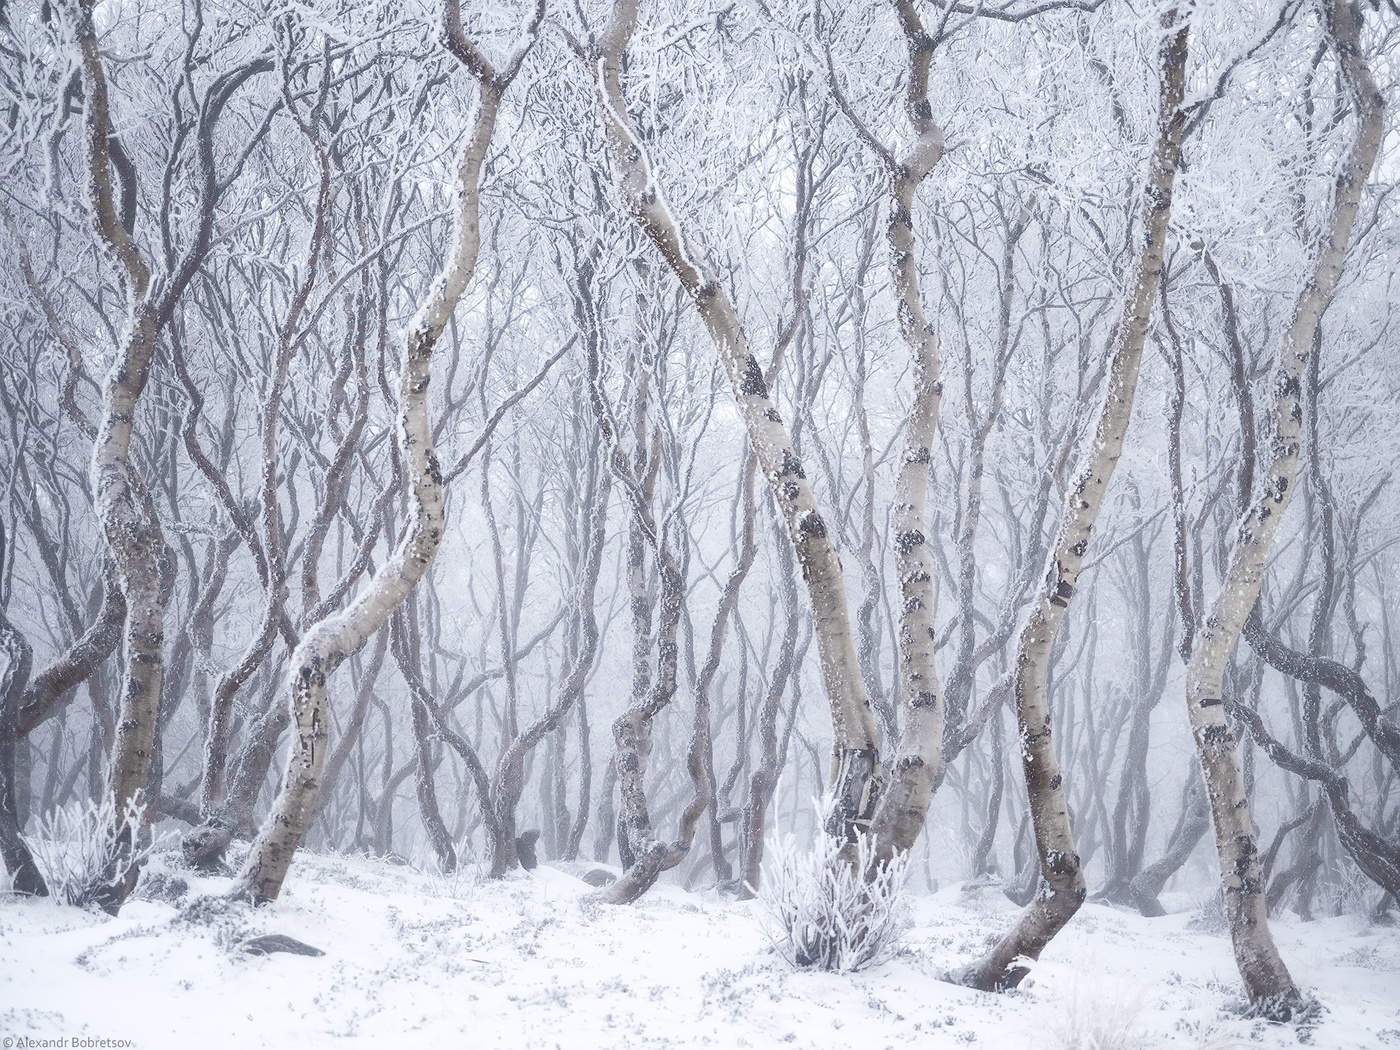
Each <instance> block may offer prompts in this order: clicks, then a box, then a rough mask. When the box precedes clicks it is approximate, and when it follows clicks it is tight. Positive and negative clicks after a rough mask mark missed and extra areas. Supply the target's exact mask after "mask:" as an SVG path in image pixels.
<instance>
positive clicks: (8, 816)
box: [0, 524, 49, 897]
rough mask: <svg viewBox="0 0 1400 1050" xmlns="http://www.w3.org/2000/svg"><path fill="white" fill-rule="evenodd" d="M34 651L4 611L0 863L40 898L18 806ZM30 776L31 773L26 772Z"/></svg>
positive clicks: (0, 557)
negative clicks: (23, 715) (23, 702)
mask: <svg viewBox="0 0 1400 1050" xmlns="http://www.w3.org/2000/svg"><path fill="white" fill-rule="evenodd" d="M4 555H5V526H4V525H3V524H0V564H3V563H4V560H5V557H4ZM33 657H34V654H33V651H32V650H31V649H30V647H29V643H28V641H26V640H25V637H24V635H23V634H21V633H20V632H19V630H18V629H17V628H16V627H15V626H14V625H13V624H11V623H10V621H9V619H8V618H7V617H6V616H5V613H4V610H3V609H0V658H3V659H4V661H5V669H4V671H0V859H2V860H4V862H5V870H6V871H8V872H9V875H10V885H11V887H12V888H13V890H14V891H15V892H16V893H26V894H29V895H31V896H36V897H46V896H48V892H49V890H48V887H47V886H46V885H45V884H44V877H43V875H41V874H40V872H39V869H38V867H37V866H36V865H35V863H34V857H33V855H32V854H31V853H30V852H29V847H28V846H26V845H25V842H24V839H23V838H22V837H21V835H20V832H21V831H22V830H23V828H22V826H21V824H20V819H19V807H18V805H17V798H18V794H19V793H18V791H17V790H16V783H15V781H16V777H17V775H18V772H19V770H18V769H17V768H16V763H15V752H16V750H17V749H18V748H20V747H28V746H29V745H28V742H27V741H25V740H24V739H23V738H21V737H20V735H19V725H18V714H19V699H20V696H21V695H22V694H23V692H24V687H25V685H26V684H27V682H28V680H29V669H30V667H31V666H32V662H33ZM26 775H28V774H27V771H26Z"/></svg>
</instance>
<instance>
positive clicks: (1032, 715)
mask: <svg viewBox="0 0 1400 1050" xmlns="http://www.w3.org/2000/svg"><path fill="white" fill-rule="evenodd" d="M1161 26H1162V32H1163V39H1162V44H1161V49H1160V51H1159V53H1158V68H1159V71H1160V76H1161V80H1160V88H1159V95H1158V109H1157V134H1156V141H1155V144H1154V147H1153V151H1152V157H1151V160H1150V161H1149V166H1148V172H1147V181H1146V184H1145V185H1144V187H1143V194H1142V204H1141V215H1140V221H1141V223H1142V229H1143V243H1142V248H1141V249H1140V251H1139V252H1138V256H1137V259H1136V261H1135V263H1134V267H1133V274H1132V278H1131V283H1130V284H1129V285H1128V287H1127V290H1126V292H1125V295H1124V301H1123V310H1122V314H1121V315H1120V317H1119V319H1118V323H1117V326H1116V328H1115V329H1114V334H1113V342H1112V347H1113V349H1112V356H1111V359H1110V362H1109V371H1108V379H1107V389H1106V390H1105V392H1104V400H1103V403H1102V405H1101V406H1100V407H1099V412H1098V418H1097V420H1096V422H1095V424H1094V432H1093V436H1092V443H1091V444H1090V445H1089V446H1088V448H1087V449H1086V450H1085V452H1084V453H1083V466H1082V467H1081V468H1080V469H1079V471H1078V472H1077V473H1076V475H1075V479H1076V480H1075V481H1074V483H1073V484H1072V485H1071V486H1070V490H1069V492H1068V493H1067V494H1066V500H1065V508H1064V513H1063V516H1062V517H1061V520H1060V528H1059V533H1058V535H1057V536H1056V538H1055V545H1054V547H1053V548H1052V550H1051V552H1050V557H1049V565H1048V568H1047V570H1046V574H1045V582H1044V584H1043V587H1042V590H1041V592H1040V595H1039V596H1038V598H1037V599H1036V603H1035V605H1034V606H1033V607H1032V608H1031V611H1030V615H1029V617H1028V618H1027V620H1026V623H1025V624H1024V626H1023V627H1022V628H1021V633H1020V637H1019V638H1018V640H1017V643H1016V670H1015V683H1014V688H1015V695H1016V717H1017V722H1018V724H1019V726H1020V733H1021V747H1020V751H1021V765H1022V769H1023V771H1024V773H1025V780H1026V794H1027V796H1028V800H1029V803H1030V810H1031V819H1032V824H1033V826H1034V829H1035V842H1036V850H1037V852H1038V853H1039V856H1040V867H1041V875H1042V877H1043V879H1044V881H1045V886H1043V887H1042V889H1041V892H1039V893H1037V894H1036V896H1035V899H1034V900H1032V901H1031V903H1030V904H1029V905H1028V906H1027V908H1026V910H1025V911H1024V912H1023V913H1022V914H1021V917H1020V919H1019V920H1018V921H1017V923H1016V926H1015V927H1014V928H1013V929H1012V930H1011V932H1010V933H1008V934H1007V935H1006V936H1005V937H1003V938H1002V939H1001V941H999V942H998V943H997V945H996V946H995V947H994V948H993V949H992V950H991V952H989V953H988V954H987V955H986V956H985V957H984V958H983V959H982V960H981V961H980V962H979V963H978V964H977V965H976V966H974V967H973V968H972V969H971V970H969V971H968V973H967V974H966V975H965V979H966V981H967V983H969V984H972V985H974V986H975V987H978V988H983V989H987V990H991V989H998V988H1010V987H1014V986H1015V985H1016V984H1017V983H1018V982H1019V981H1020V980H1021V978H1022V977H1024V976H1025V974H1026V972H1027V970H1026V969H1025V968H1024V967H1023V966H1019V965H1017V964H1016V960H1017V959H1018V958H1020V957H1022V956H1025V957H1027V958H1031V959H1037V958H1039V957H1040V953H1041V952H1042V951H1043V950H1044V948H1045V946H1046V945H1047V944H1048V943H1049V942H1050V940H1051V938H1053V937H1054V936H1055V934H1056V933H1058V932H1059V931H1060V930H1061V929H1063V927H1064V925H1065V924H1066V923H1067V922H1069V920H1070V919H1071V918H1072V917H1073V915H1074V913H1075V912H1076V911H1078V910H1079V906H1080V905H1081V904H1082V903H1083V902H1084V895H1085V886H1084V873H1083V871H1082V870H1081V869H1080V862H1079V854H1078V853H1077V852H1076V851H1075V846H1074V834H1073V829H1072V828H1071V827H1070V821H1069V808H1068V804H1067V802H1066V798H1065V791H1064V787H1063V778H1062V777H1061V774H1060V765H1059V759H1058V758H1057V756H1056V754H1055V749H1054V747H1053V746H1052V744H1051V733H1050V726H1051V717H1050V700H1049V677H1050V663H1051V652H1052V647H1053V645H1054V642H1055V635H1056V633H1057V632H1058V630H1059V627H1060V624H1061V622H1062V621H1063V619H1064V616H1065V612H1066V611H1067V610H1068V608H1069V603H1070V600H1071V598H1073V596H1074V588H1075V585H1076V583H1077V582H1078V580H1079V573H1080V570H1081V569H1082V567H1083V565H1084V556H1085V554H1086V553H1087V552H1088V549H1089V537H1090V534H1091V533H1092V532H1093V528H1094V523H1095V521H1096V520H1097V519H1098V515H1099V509H1100V507H1101V506H1102V504H1103V498H1104V495H1105V494H1106V493H1107V491H1108V486H1109V482H1110V481H1111V480H1112V477H1113V471H1114V468H1115V467H1116V466H1117V464H1118V457H1119V455H1120V454H1121V452H1122V450H1123V441H1124V438H1125V437H1126V436H1127V432H1128V423H1129V420H1130V419H1131V417H1132V411H1133V395H1134V393H1135V391H1136V389H1137V378H1138V370H1139V367H1140V365H1141V362H1142V348H1143V343H1144V342H1145V341H1146V338H1147V328H1148V324H1149V322H1150V321H1151V318H1152V304H1153V300H1154V298H1155V297H1156V294H1157V286H1158V283H1159V280H1160V278H1161V272H1162V251H1163V247H1164V245H1165V244H1166V239H1167V226H1168V221H1169V219H1170V217H1171V201H1172V189H1173V186H1174V183H1175V178H1176V167H1177V159H1178V154H1179V152H1180V145H1181V132H1182V127H1183V125H1184V118H1183V115H1182V113H1181V98H1182V94H1183V91H1184V87H1185V81H1186V55H1187V46H1186V45H1187V25H1186V23H1185V22H1183V21H1180V20H1179V19H1178V16H1177V12H1176V10H1175V8H1171V9H1168V10H1166V11H1164V12H1163V14H1162V19H1161Z"/></svg>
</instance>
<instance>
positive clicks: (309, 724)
mask: <svg viewBox="0 0 1400 1050" xmlns="http://www.w3.org/2000/svg"><path fill="white" fill-rule="evenodd" d="M543 17H544V4H543V0H540V2H539V3H538V4H537V6H536V8H535V11H534V15H533V17H532V19H531V21H530V23H529V25H528V26H527V27H526V30H525V40H524V43H523V44H522V45H521V46H520V47H519V48H518V49H517V50H516V51H515V52H514V54H513V55H512V56H511V57H510V59H509V60H508V61H507V62H506V64H505V65H503V66H502V67H501V68H500V69H497V67H496V66H495V65H493V64H492V63H491V61H490V60H489V59H488V58H487V57H486V55H485V53H484V52H482V51H481V50H480V49H479V48H478V47H477V46H476V45H475V44H474V43H473V42H472V41H471V40H469V39H468V37H467V35H466V33H465V31H464V29H463V27H462V18H461V10H460V6H459V4H458V3H457V0H447V2H446V3H445V4H444V5H443V15H442V18H443V22H442V41H443V45H444V46H445V47H446V48H447V50H448V51H449V52H450V53H451V54H452V56H453V57H454V58H455V59H456V60H457V61H458V62H459V63H460V64H461V65H462V66H463V67H465V68H466V70H467V72H468V73H470V74H471V77H472V79H474V80H475V81H476V85H477V104H476V112H475V116H474V118H473V122H472V127H471V131H470V133H469V135H468V136H467V139H466V141H465V142H464V143H463V145H462V149H461V153H460V154H459V156H458V160H457V173H456V187H455V192H456V205H457V214H456V222H455V228H454V231H453V237H452V244H451V246H450V249H449V253H448V258H447V262H446V264H445V265H444V267H443V270H442V272H441V274H440V275H439V276H438V279H437V281H436V282H435V283H434V285H433V287H432V289H431V290H430V291H429V293H428V296H427V299H426V300H425V301H424V302H423V304H422V305H421V306H420V307H419V310H418V312H417V313H416V314H415V315H414V317H413V320H412V321H411V322H410V323H409V326H408V329H407V331H406V332H405V335H404V345H403V357H402V363H401V365H400V373H399V388H398V395H399V419H398V431H397V433H396V440H397V442H398V449H399V455H400V457H401V459H402V462H403V464H404V469H405V472H406V474H407V476H408V480H409V488H410V507H409V512H408V514H409V520H408V527H407V528H406V529H405V531H404V535H403V537H402V539H401V540H400V541H399V544H398V547H397V548H396V549H395V551H394V553H393V554H392V555H391V556H390V558H389V560H388V561H387V562H386V563H385V564H384V565H383V566H381V567H380V569H379V570H378V571H377V572H376V573H375V574H374V576H373V578H372V579H371V580H370V581H369V583H368V584H367V585H366V586H365V589H364V590H363V591H361V592H360V593H359V594H358V595H357V596H356V597H355V599H354V601H352V602H351V604H350V605H349V606H348V607H346V608H345V609H344V610H343V611H341V612H339V613H336V614H334V615H332V616H328V617H326V618H325V619H323V620H321V621H319V622H318V623H316V624H315V625H313V626H312V627H311V628H310V629H309V630H308V631H307V632H306V634H305V635H304V636H303V637H302V639H301V641H300V643H299V644H298V645H297V648H296V651H295V652H294V653H293V654H292V659H291V666H290V668H289V672H288V693H289V697H288V701H289V708H290V712H291V718H292V726H293V729H294V739H293V741H292V747H291V749H290V751H289V753H288V760H287V767H286V770H285V772H284V774H283V781H282V790H281V791H280V793H279V794H278V796H277V799H276V801H275V802H274V803H273V808H272V812H271V813H270V814H269V815H268V817H267V818H266V820H265V821H264V822H263V826H262V829H261V830H260V831H259V833H258V837H257V839H256V840H255V841H254V843H253V847H252V849H251V850H250V851H249V853H248V857H247V859H246V860H245V862H244V864H243V868H242V871H241V872H240V873H239V876H238V880H237V884H236V886H235V890H234V892H235V893H236V894H238V895H241V896H247V897H250V898H251V899H252V900H253V901H255V902H258V903H263V902H269V901H273V900H276V899H277V896H278V894H279V893H280V892H281V889H282V882H283V880H284V879H285V878H286V876H287V869H288V867H289V866H290V864H291V861H292V855H293V854H294V853H295V852H296V849H297V846H298V845H300V843H301V840H302V837H303V836H304V835H305V834H306V829H307V826H308V823H309V821H310V819H311V817H312V816H313V815H314V813H315V809H316V801H317V796H318V793H319V790H320V780H321V772H322V769H323V768H324V766H325V762H326V745H327V742H328V740H329V715H328V712H327V709H326V680H327V679H328V678H329V677H330V675H331V674H333V673H334V672H335V670H336V668H337V667H339V666H340V664H341V663H342V662H344V660H345V659H346V657H348V656H350V655H351V654H352V653H354V652H356V651H357V650H359V649H360V648H361V647H362V646H363V645H364V644H365V642H366V641H368V640H369V638H370V636H371V635H372V634H373V633H374V632H375V631H377V630H378V629H379V628H380V627H381V626H382V625H383V624H384V622H385V621H386V620H387V619H388V618H389V616H390V615H391V614H392V613H393V612H394V610H395V609H397V608H398V607H399V605H400V604H402V602H403V601H404V599H405V598H406V597H407V595H408V593H409V591H410V590H412V589H413V587H414V585H415V584H416V583H417V582H418V581H419V580H420V579H422V577H423V575H424V574H425V573H426V572H427V571H428V567H429V566H430V565H431V564H432V561H433V557H434V555H436V553H437V549H438V546H439V544H440V543H441V540H442V529H443V484H442V469H441V467H440V466H439V464H438V459H437V455H436V453H435V452H434V449H433V440H432V433H431V428H430V424H429V420H428V385H429V381H430V378H431V366H432V356H433V347H434V346H435V345H436V343H437V341H438V338H439V337H440V336H441V335H442V332H443V330H444V329H445V328H446V327H447V324H448V321H449V320H450V319H451V316H452V311H453V309H454V308H455V307H456V305H457V301H458V300H459V299H460V298H461V297H462V293H463V292H464V291H465V290H466V287H467V285H468V283H469V282H470V281H471V278H472V272H473V270H474V269H475V266H476V257H477V251H478V249H479V247H480V234H479V225H478V221H479V220H478V201H479V188H478V182H479V179H480V174H481V166H482V163H483V161H484V160H485V159H486V151H487V149H488V148H489V147H490V145H491V136H492V133H493V131H494V130H495V126H496V116H497V113H498V112H499V109H500V105H501V99H502V97H503V96H504V94H505V92H506V89H507V88H508V87H509V86H510V83H511V81H512V80H513V79H514V78H515V76H516V74H517V73H518V72H519V71H520V66H521V64H522V63H523V62H524V60H525V56H526V55H527V54H528V53H529V51H530V48H531V47H532V46H533V44H534V41H535V37H536V35H537V33H538V31H539V25H540V21H541V19H542V18H543Z"/></svg>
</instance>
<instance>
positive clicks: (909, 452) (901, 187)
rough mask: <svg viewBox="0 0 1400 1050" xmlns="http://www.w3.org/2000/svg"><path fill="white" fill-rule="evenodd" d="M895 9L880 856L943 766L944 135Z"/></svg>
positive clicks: (901, 836)
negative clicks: (887, 645) (921, 249)
mask: <svg viewBox="0 0 1400 1050" xmlns="http://www.w3.org/2000/svg"><path fill="white" fill-rule="evenodd" d="M897 6H898V9H899V19H900V24H901V25H902V26H903V29H904V35H905V38H906V40H907V41H908V45H909V84H908V89H907V97H906V100H905V109H906V112H907V115H908V118H909V123H910V125H911V126H912V127H913V129H914V134H915V136H916V138H915V142H914V145H913V146H912V147H911V149H910V150H909V152H908V153H907V154H905V155H904V156H902V157H900V158H898V159H897V160H895V159H894V158H893V157H891V156H890V155H888V154H886V158H887V172H888V177H889V190H890V203H889V208H890V215H889V225H888V226H887V227H886V231H885V237H886V240H887V241H888V242H889V246H890V270H891V272H892V276H893V279H894V291H895V297H896V301H897V307H896V310H895V313H896V316H897V317H898V320H899V331H900V334H901V335H902V336H903V337H904V341H905V342H906V343H907V344H908V345H909V352H910V354H911V355H912V357H913V364H914V368H913V375H914V401H913V404H911V405H910V407H909V418H908V422H907V424H906V427H905V431H904V448H903V450H902V453H901V455H900V460H899V476H898V480H897V481H896V487H895V499H894V509H893V525H894V530H895V535H894V550H895V571H896V574H897V575H898V578H899V591H900V602H899V691H900V696H901V697H902V699H903V701H904V705H905V708H906V716H905V722H904V731H903V733H902V735H901V737H900V740H899V745H898V749H897V751H896V753H895V760H894V767H893V769H892V770H891V772H890V779H889V783H888V786H887V788H886V790H885V792H884V793H883V795H882V797H881V799H880V802H879V804H878V806H877V808H876V811H875V818H874V821H873V823H872V825H871V831H872V833H873V835H874V837H875V856H876V858H877V859H879V860H887V859H889V858H890V857H891V856H892V855H893V854H894V853H896V852H901V853H902V852H905V851H907V850H909V849H911V848H912V847H913V845H914V843H915V842H916V841H918V838H919V832H920V831H922V830H923V826H924V819H925V817H926V815H927V814H928V807H929V801H930V800H931V799H932V798H933V787H934V784H935V783H937V782H938V781H939V780H940V779H941V775H942V763H943V704H942V701H941V700H940V698H939V695H938V674H937V669H936V667H935V665H934V647H935V641H934V634H933V607H934V591H933V573H934V565H933V556H932V555H931V554H930V553H929V548H928V540H927V537H926V536H925V534H924V523H925V520H926V518H927V516H928V514H927V502H928V478H929V465H930V463H931V462H932V460H933V450H932V446H933V435H934V430H935V428H936V427H937V425H938V405H939V401H940V399H941V396H942V393H943V383H942V380H941V379H940V378H939V362H938V337H937V335H936V334H935V332H934V329H933V325H932V324H930V323H929V322H928V321H927V320H926V319H925V317H924V306H923V299H922V297H921V296H920V294H919V274H918V263H917V260H916V259H915V257H914V252H915V249H916V248H917V247H918V242H917V241H916V239H915V237H914V194H915V193H916V192H917V191H918V188H919V184H920V183H921V182H923V180H924V178H925V177H926V176H927V175H928V173H929V172H931V171H932V170H933V168H934V166H935V165H936V164H937V163H938V161H939V159H940V158H941V157H942V156H943V130H942V128H940V127H939V126H938V124H937V123H936V122H935V121H934V119H933V116H932V112H931V109H930V106H929V99H928V71H929V63H930V62H931V60H932V58H933V41H932V39H930V37H929V35H928V34H927V33H926V32H925V31H924V26H923V23H922V22H921V21H920V20H919V14H918V11H917V9H916V7H915V5H914V3H913V0H900V2H899V4H898V5H897Z"/></svg>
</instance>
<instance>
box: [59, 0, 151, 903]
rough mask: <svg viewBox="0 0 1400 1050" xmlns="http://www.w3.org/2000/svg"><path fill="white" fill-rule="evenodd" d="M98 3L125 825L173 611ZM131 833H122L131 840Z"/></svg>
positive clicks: (98, 163) (90, 113)
mask: <svg viewBox="0 0 1400 1050" xmlns="http://www.w3.org/2000/svg"><path fill="white" fill-rule="evenodd" d="M93 7H94V0H80V3H79V6H78V20H77V42H78V49H79V53H80V60H81V66H82V81H83V94H84V96H85V106H84V136H85V144H84V145H85V149H84V154H85V161H86V169H87V178H88V198H89V206H90V208H91V211H92V218H93V225H94V227H95V229H96V231H97V235H98V237H99V238H100V239H101V241H102V244H103V246H104V247H105V248H106V249H107V252H108V253H109V255H110V256H111V258H112V260H113V261H114V262H115V263H116V264H117V266H118V267H119V270H120V274H121V280H122V285H123V290H124V291H125V294H126V303H127V319H126V330H125V332H124V333H123V335H122V337H121V340H122V342H121V346H120V347H119V348H118V352H117V358H116V362H115V364H114V365H113V368H112V371H111V373H110V374H109V375H108V377H107V381H106V384H105V385H104V387H103V392H102V406H103V410H102V420H101V423H100V424H99V425H98V428H97V435H96V437H95V439H94V441H93V455H92V471H91V485H92V497H93V506H94V509H95V511H96V513H97V518H98V522H99V523H100V525H101V528H102V534H103V538H104V539H105V541H106V545H107V551H108V554H109V556H110V557H111V559H112V563H113V565H114V566H115V568H116V575H117V579H118V581H119V583H120V587H121V591H122V595H123V597H124V598H125V599H126V619H125V622H124V629H123V634H122V667H123V674H122V687H121V699H120V711H119V714H118V716H117V732H116V739H115V741H114V743H113V748H112V758H111V764H110V768H109V773H108V789H109V791H110V792H111V794H112V799H113V802H114V804H115V807H116V819H117V820H119V821H120V820H122V818H123V814H124V813H125V812H126V809H127V807H128V806H129V805H133V804H139V803H140V802H141V796H142V793H143V792H144V789H145V787H146V778H147V775H148V773H149V772H150V764H151V752H152V750H153V748H154V744H155V735H156V724H157V720H158V717H159V710H160V693H161V680H162V674H163V670H164V649H165V602H166V599H167V597H168V595H167V592H166V590H165V588H163V587H162V586H161V584H162V575H163V573H162V566H163V563H164V561H165V558H166V551H165V538H164V536H163V534H162V532H161V527H160V521H159V519H158V518H157V516H156V514H155V508H154V506H153V504H152V501H151V499H150V498H149V495H148V494H147V493H146V491H145V488H144V486H143V485H142V483H141V480H140V479H139V477H138V476H137V475H136V472H135V467H134V466H133V464H132V462H131V444H132V432H133V430H134V427H135V419H136V412H137V409H138V406H139V404H140V400H141V395H142V393H143V392H144V390H145V388H146V380H147V378H148V376H149V374H150V366H151V360H152V357H153V356H154V353H155V337H156V304H155V303H154V302H152V300H151V298H150V296H149V290H150V281H151V272H150V268H149V267H148V265H147V263H146V260H145V259H144V258H143V257H142V255H141V252H140V251H139V250H138V249H137V247H136V245H135V243H134V242H133V241H132V239H131V235H130V233H129V232H128V230H127V229H126V227H125V226H123V225H122V222H121V219H120V218H119V217H118V215H117V212H116V209H115V206H114V204H113V194H112V174H111V154H110V147H109V138H110V136H111V118H110V114H109V109H108V97H107V78H106V73H105V71H104V69H103V66H102V58H101V54H100V52H99V50H98V44H97V30H96V27H95V25H94V22H93ZM131 834H133V829H131V828H130V827H124V828H123V830H122V835H123V836H125V837H129V836H130V835H131ZM136 875H137V872H136V870H135V869H134V868H133V869H132V870H131V871H129V872H127V873H126V875H125V877H124V878H123V879H121V880H120V881H119V882H114V883H113V884H112V885H111V886H109V887H107V888H106V889H105V890H104V891H103V892H102V894H101V896H100V903H101V905H102V907H103V908H104V909H105V910H107V911H111V912H114V913H115V912H116V911H117V910H118V909H119V908H120V907H121V906H122V904H123V903H124V902H125V900H126V898H127V897H128V896H130V894H131V891H132V890H133V889H135V886H136Z"/></svg>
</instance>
